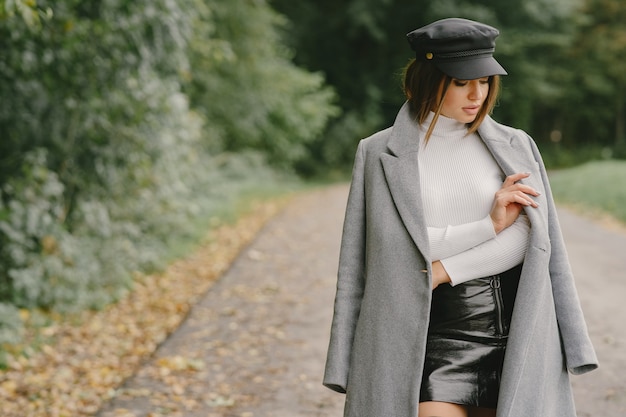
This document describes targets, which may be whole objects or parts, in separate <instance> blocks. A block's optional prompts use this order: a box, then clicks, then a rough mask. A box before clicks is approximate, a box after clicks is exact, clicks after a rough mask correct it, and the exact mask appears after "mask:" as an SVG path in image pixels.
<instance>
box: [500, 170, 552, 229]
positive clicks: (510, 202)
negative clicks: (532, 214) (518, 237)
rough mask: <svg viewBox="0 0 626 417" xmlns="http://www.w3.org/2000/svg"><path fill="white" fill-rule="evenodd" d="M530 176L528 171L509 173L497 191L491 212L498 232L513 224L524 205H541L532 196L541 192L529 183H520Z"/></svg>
mask: <svg viewBox="0 0 626 417" xmlns="http://www.w3.org/2000/svg"><path fill="white" fill-rule="evenodd" d="M529 176H530V174H529V173H527V172H523V173H519V174H512V175H509V176H508V177H506V179H505V180H504V183H502V187H500V189H499V190H498V191H497V192H496V195H495V197H494V200H493V207H492V208H491V212H490V213H489V215H490V216H491V221H492V222H493V228H494V230H495V231H496V233H500V232H501V231H503V230H504V229H506V228H507V227H509V226H510V225H512V224H513V222H514V221H515V220H516V219H517V217H518V216H519V215H520V213H521V212H522V209H523V208H524V207H538V206H539V205H538V204H537V202H536V201H535V200H533V199H532V198H531V197H530V196H535V197H537V196H539V195H540V193H539V192H538V191H537V190H535V189H534V188H532V187H530V186H528V185H524V184H520V183H518V181H519V180H522V179H524V178H528V177H529Z"/></svg>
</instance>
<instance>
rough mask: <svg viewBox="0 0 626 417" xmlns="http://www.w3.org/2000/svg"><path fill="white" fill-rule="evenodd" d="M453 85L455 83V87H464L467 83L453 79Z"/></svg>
mask: <svg viewBox="0 0 626 417" xmlns="http://www.w3.org/2000/svg"><path fill="white" fill-rule="evenodd" d="M454 85H456V86H457V87H464V86H466V85H467V81H459V80H454Z"/></svg>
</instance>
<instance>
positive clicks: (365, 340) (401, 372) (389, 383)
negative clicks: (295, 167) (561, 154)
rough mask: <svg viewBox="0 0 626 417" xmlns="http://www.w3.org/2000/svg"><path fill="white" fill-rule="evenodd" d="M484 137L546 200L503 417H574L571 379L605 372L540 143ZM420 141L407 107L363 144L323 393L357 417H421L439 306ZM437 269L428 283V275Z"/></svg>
mask: <svg viewBox="0 0 626 417" xmlns="http://www.w3.org/2000/svg"><path fill="white" fill-rule="evenodd" d="M478 133H479V135H480V137H481V138H482V139H483V141H484V142H485V144H486V145H487V147H488V149H489V150H490V152H491V153H492V154H493V156H494V158H495V160H496V161H497V162H498V164H499V165H500V167H501V168H502V170H503V171H504V173H505V174H506V175H510V174H513V173H517V172H530V173H531V176H530V177H529V178H527V179H526V180H524V182H525V183H527V184H529V185H531V186H532V187H534V188H535V189H536V190H538V191H539V192H541V196H540V197H539V198H538V199H537V201H538V203H539V207H538V208H536V209H532V210H527V214H528V217H529V219H530V222H531V236H530V243H529V247H528V251H527V254H526V258H525V260H524V266H523V270H522V276H521V279H520V285H519V289H518V293H517V299H516V302H515V307H514V311H513V318H512V323H511V329H510V334H509V342H508V346H507V351H506V357H505V360H504V369H503V375H502V381H501V386H500V395H499V401H498V412H497V415H498V417H531V416H532V417H575V416H576V412H575V410H574V401H573V398H572V391H571V387H570V382H569V376H568V370H569V372H571V373H572V374H582V373H584V372H588V371H590V370H593V369H595V368H597V358H596V355H595V352H594V349H593V346H592V345H591V341H590V340H589V337H588V334H587V327H586V324H585V321H584V318H583V314H582V310H581V308H580V304H579V300H578V295H577V292H576V288H575V286H574V279H573V276H572V272H571V269H570V266H569V261H568V258H567V253H566V250H565V246H564V243H563V238H562V236H561V230H560V226H559V222H558V219H557V214H556V209H555V205H554V201H553V200H552V194H551V191H550V186H549V183H548V177H547V175H546V170H545V167H544V165H543V161H542V159H541V157H540V155H539V152H538V150H537V147H536V145H535V143H534V141H533V140H532V139H531V138H530V137H529V136H528V135H527V134H526V133H524V132H523V131H521V130H517V129H513V128H510V127H507V126H504V125H501V124H499V123H497V122H495V121H494V120H493V119H491V118H490V117H487V118H486V119H485V120H484V122H483V123H482V124H481V126H480V128H479V130H478ZM419 135H420V130H419V127H418V125H417V124H416V122H415V121H413V120H412V119H411V117H410V115H409V111H408V106H407V105H406V104H405V105H404V106H403V107H402V109H401V110H400V112H399V114H398V116H397V118H396V121H395V123H394V125H393V126H392V127H390V128H388V129H386V130H383V131H381V132H378V133H376V134H374V135H373V136H371V137H369V138H367V139H364V140H362V141H361V143H360V144H359V147H358V150H357V154H356V158H355V164H354V170H353V176H352V185H351V188H350V194H349V197H348V208H347V212H346V218H345V222H344V229H343V238H342V244H341V255H340V261H339V271H338V281H337V294H336V298H335V312H334V317H333V322H332V329H331V337H330V345H329V349H328V358H327V362H326V372H325V375H324V385H326V386H327V387H328V388H331V389H333V390H335V391H338V392H345V393H346V405H345V414H344V416H347V417H417V411H418V402H419V387H420V381H421V374H422V368H423V363H424V351H425V346H426V334H427V330H428V320H429V312H430V302H431V294H432V292H431V283H430V280H431V275H430V265H431V260H430V259H429V255H428V254H429V247H428V246H429V243H428V235H427V231H426V225H425V223H424V218H423V212H422V204H421V201H420V199H421V196H420V189H419V184H420V181H419V170H418V165H417V153H418V152H419V146H418V144H419ZM425 269H428V273H424V272H421V271H422V270H425Z"/></svg>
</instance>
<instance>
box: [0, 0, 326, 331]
mask: <svg viewBox="0 0 626 417" xmlns="http://www.w3.org/2000/svg"><path fill="white" fill-rule="evenodd" d="M6 4H9V3H8V2H7V3H6ZM12 4H17V3H12ZM23 4H29V5H30V6H32V7H33V9H32V10H48V9H51V10H52V11H53V13H50V14H48V15H47V17H46V18H45V19H40V21H39V26H38V27H33V26H32V25H30V24H29V22H28V20H27V19H24V18H19V17H17V16H14V17H10V16H8V15H7V16H6V18H4V19H2V20H0V96H2V97H10V98H11V99H10V100H2V101H0V136H1V137H2V140H1V141H0V302H1V303H4V304H2V305H3V306H4V307H3V308H5V309H10V308H13V309H14V311H13V313H15V309H16V308H45V309H52V310H55V311H61V312H74V311H81V310H83V309H85V308H101V307H103V306H104V305H106V304H107V303H110V302H111V301H114V300H116V299H118V298H119V297H120V296H121V295H122V294H124V292H125V291H126V290H127V288H128V287H130V286H131V285H132V284H133V278H132V277H133V273H134V272H135V271H138V270H142V271H149V270H152V269H155V268H160V267H161V266H163V262H164V260H166V259H167V256H168V253H170V252H171V250H172V249H171V248H172V247H173V246H174V245H178V244H179V243H180V242H184V241H190V240H191V241H192V240H193V239H196V238H197V237H198V235H199V233H202V230H204V229H205V228H206V227H208V226H209V223H210V219H211V218H213V217H215V216H216V215H219V214H220V213H223V212H225V211H226V210H227V209H228V207H232V206H233V204H235V202H236V201H237V199H238V196H241V195H243V194H244V193H246V192H248V190H250V189H258V188H260V187H262V186H265V185H266V184H267V183H270V184H271V183H274V182H278V181H283V179H282V178H283V177H282V176H281V175H280V174H279V173H278V172H277V171H275V170H273V169H270V168H269V167H268V164H267V161H271V162H273V163H275V164H276V165H278V166H281V167H287V168H288V167H290V166H291V165H293V164H294V163H295V161H296V160H298V159H299V158H303V157H305V155H304V153H305V149H304V148H303V145H302V144H303V143H306V142H307V141H310V140H311V138H312V137H314V136H315V135H316V134H317V133H319V131H321V130H322V129H323V128H324V124H325V123H326V120H327V118H328V117H329V116H330V115H331V114H333V113H334V112H335V109H334V108H333V106H332V105H331V100H332V98H333V94H332V92H331V90H329V89H328V88H323V87H322V78H321V76H320V75H319V74H310V73H307V72H305V71H303V70H301V69H298V68H296V67H294V66H293V64H292V63H291V62H290V60H289V54H288V52H287V51H286V50H285V49H284V48H283V47H282V46H281V45H280V44H279V43H278V42H279V39H278V37H277V35H276V34H275V33H276V31H277V25H280V24H281V23H280V18H279V17H278V16H277V15H276V14H275V13H273V12H272V11H271V10H270V9H269V8H268V6H267V5H266V4H265V3H264V2H262V1H255V2H249V1H243V0H241V1H237V2H229V3H228V4H224V3H223V2H218V1H216V0H176V1H172V0H132V1H131V0H104V1H98V2H96V1H87V2H85V1H78V0H59V1H55V2H48V1H39V2H38V3H37V5H36V9H35V5H34V3H26V2H24V3H23ZM244 16H251V17H254V20H256V21H258V25H250V29H248V28H247V26H248V23H249V21H248V20H247V19H246V20H245V21H244V20H243V17H244ZM242 31H243V32H242ZM246 31H247V32H246ZM251 51H255V52H256V54H257V55H256V56H255V55H253V54H251ZM235 64H236V65H235ZM276 74H281V75H280V77H277V76H276ZM242 91H243V93H242ZM222 111H225V113H222ZM242 125H244V126H246V128H245V129H241V128H240V126H242ZM238 129H241V130H240V131H239V130H238ZM235 151H236V152H235ZM11 306H12V307H11ZM14 318H15V314H13V315H11V314H7V315H2V316H0V337H2V339H0V342H2V341H7V340H11V337H10V334H9V333H11V332H12V334H15V329H16V328H17V327H16V324H15V323H14ZM12 329H13V330H12ZM5 330H6V332H5Z"/></svg>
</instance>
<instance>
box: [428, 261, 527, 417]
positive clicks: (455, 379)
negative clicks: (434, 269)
mask: <svg viewBox="0 0 626 417" xmlns="http://www.w3.org/2000/svg"><path fill="white" fill-rule="evenodd" d="M521 269H522V266H521V265H519V266H517V267H515V268H512V269H510V270H508V271H506V272H504V273H502V274H499V275H494V276H491V277H485V278H478V279H474V280H471V281H468V282H465V283H463V284H459V285H457V286H454V287H452V286H450V285H440V286H439V287H437V288H436V289H435V290H434V291H433V301H432V307H431V314H430V327H429V330H428V340H427V344H426V361H425V363H424V371H423V378H422V385H421V389H420V402H423V401H442V402H448V403H454V404H462V405H468V406H476V407H486V408H496V406H497V402H498V390H499V387H500V375H501V373H502V362H503V360H504V352H505V350H506V342H507V337H508V334H509V325H510V322H511V314H512V311H513V303H514V301H515V295H516V293H517V286H518V283H519V277H520V272H521Z"/></svg>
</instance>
